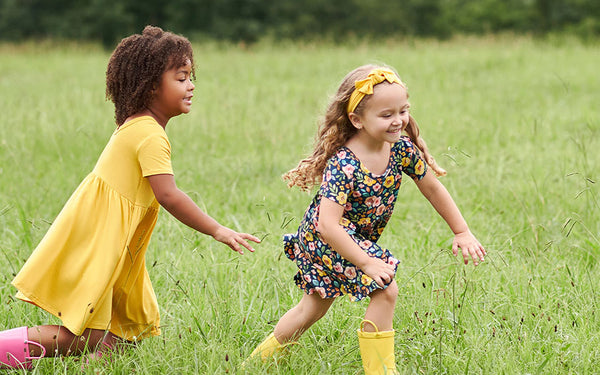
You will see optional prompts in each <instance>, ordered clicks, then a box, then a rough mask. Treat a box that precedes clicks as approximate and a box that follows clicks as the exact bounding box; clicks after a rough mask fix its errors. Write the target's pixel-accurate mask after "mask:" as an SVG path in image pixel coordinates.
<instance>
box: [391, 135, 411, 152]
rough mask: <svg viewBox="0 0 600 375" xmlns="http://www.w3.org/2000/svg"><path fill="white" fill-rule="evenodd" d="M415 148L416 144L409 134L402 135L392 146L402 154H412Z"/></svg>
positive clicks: (393, 150)
mask: <svg viewBox="0 0 600 375" xmlns="http://www.w3.org/2000/svg"><path fill="white" fill-rule="evenodd" d="M414 150H415V145H414V143H413V142H412V140H411V139H410V137H409V136H408V135H401V136H400V139H399V140H398V142H396V143H394V145H393V146H392V152H399V153H401V154H412V153H413V152H414Z"/></svg>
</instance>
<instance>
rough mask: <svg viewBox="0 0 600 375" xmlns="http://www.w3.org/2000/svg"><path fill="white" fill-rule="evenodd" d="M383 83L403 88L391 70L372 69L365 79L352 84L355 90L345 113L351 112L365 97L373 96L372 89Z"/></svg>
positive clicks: (402, 84)
mask: <svg viewBox="0 0 600 375" xmlns="http://www.w3.org/2000/svg"><path fill="white" fill-rule="evenodd" d="M383 81H388V82H389V83H397V84H399V85H401V86H402V87H404V83H402V81H401V80H400V78H398V76H397V75H396V73H394V72H392V71H391V70H389V69H385V68H377V69H373V70H371V72H370V73H369V75H368V76H367V78H365V79H362V80H360V81H355V82H354V87H355V89H354V91H352V95H350V100H348V108H347V112H348V113H350V112H353V111H354V110H355V109H356V107H357V106H358V103H360V101H361V100H362V99H363V98H364V97H365V95H373V87H374V86H375V85H377V84H380V83H381V82H383Z"/></svg>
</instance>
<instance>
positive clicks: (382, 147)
mask: <svg viewBox="0 0 600 375" xmlns="http://www.w3.org/2000/svg"><path fill="white" fill-rule="evenodd" d="M345 146H346V147H348V148H349V149H350V151H352V152H353V153H354V155H356V157H357V158H358V159H359V160H360V162H361V163H362V164H363V165H364V166H365V167H366V168H367V169H368V170H369V171H370V172H371V173H374V174H382V173H384V172H385V170H386V169H387V166H388V163H389V159H390V152H391V149H392V147H391V144H390V143H388V142H377V143H373V142H367V141H365V139H363V138H362V137H360V136H359V135H358V134H356V135H354V136H353V137H351V138H350V139H349V140H348V142H346V144H345Z"/></svg>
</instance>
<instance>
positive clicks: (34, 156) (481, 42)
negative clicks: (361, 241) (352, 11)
mask: <svg viewBox="0 0 600 375" xmlns="http://www.w3.org/2000/svg"><path fill="white" fill-rule="evenodd" d="M195 53H196V60H197V65H198V72H197V78H198V80H197V82H196V90H195V98H194V101H195V103H194V106H193V111H192V113H190V114H188V115H184V116H180V117H178V118H175V119H173V120H171V122H170V123H169V125H168V127H167V132H168V134H169V137H170V140H171V143H172V146H173V164H174V168H175V171H176V179H177V182H178V185H179V187H180V188H182V189H183V190H184V191H186V192H187V193H189V195H190V196H191V197H192V198H193V199H194V200H195V201H197V202H198V204H199V205H200V206H201V207H202V208H203V209H205V210H206V211H207V212H208V213H209V214H210V215H212V216H213V217H215V218H217V219H218V220H219V221H220V222H222V223H223V224H226V225H229V226H231V227H233V228H235V229H238V230H243V231H248V232H251V233H255V234H257V235H258V236H259V237H261V238H263V237H264V241H263V244H262V245H260V246H257V251H256V253H255V254H246V255H244V256H242V257H240V256H237V255H235V254H234V253H232V252H231V251H230V250H228V249H227V248H225V246H223V245H221V244H219V243H216V242H214V241H212V240H211V239H210V238H208V237H206V236H202V235H200V234H197V233H194V232H193V231H192V230H191V229H189V228H187V227H184V226H183V225H182V224H180V223H178V222H177V221H176V220H174V219H173V218H172V217H170V216H169V215H168V214H166V213H165V212H161V216H160V218H159V224H158V226H157V228H156V230H155V232H154V235H153V240H152V242H151V244H150V248H149V251H148V254H147V261H148V264H149V272H150V275H151V278H152V280H153V285H154V288H155V291H156V294H157V297H158V300H159V304H160V306H161V318H162V331H163V334H162V336H160V337H157V338H152V339H148V340H144V341H142V342H141V343H140V344H139V345H138V347H137V348H136V349H135V350H131V351H128V352H126V353H125V354H123V355H118V356H116V357H115V358H114V359H113V360H111V363H110V364H107V365H105V366H92V367H90V368H89V369H88V370H89V371H88V372H89V373H94V372H95V371H98V372H99V373H107V374H108V373H111V374H112V373H123V374H125V373H132V372H135V373H142V374H155V373H168V374H174V373H199V374H222V373H244V372H243V371H242V370H240V364H241V362H242V361H243V360H244V359H245V358H246V357H247V356H248V354H249V353H250V352H251V351H252V349H253V348H254V347H255V346H256V344H257V343H258V342H260V341H261V340H262V339H263V338H264V337H265V336H266V335H267V334H269V333H270V332H271V331H272V329H273V326H274V324H275V323H276V322H277V320H278V319H279V317H280V316H281V315H282V314H283V313H284V312H285V311H287V310H288V309H289V308H290V307H291V306H293V305H294V304H295V303H296V302H297V301H298V300H299V298H300V297H301V292H300V291H299V290H298V289H297V288H296V287H295V286H294V285H293V282H292V276H293V274H294V273H295V269H294V268H295V266H294V264H293V263H292V262H290V261H288V260H287V258H286V257H285V255H283V249H282V245H281V235H282V234H284V233H287V232H291V231H294V230H295V229H296V226H297V224H298V222H299V220H300V218H301V216H302V214H303V212H304V209H305V208H306V206H307V204H308V203H309V201H310V199H311V196H310V195H307V194H304V193H302V192H300V191H298V190H296V189H294V190H289V189H287V187H286V185H285V183H284V182H283V181H282V180H281V178H280V176H281V174H283V173H284V172H285V171H287V170H288V169H290V168H292V167H293V166H295V164H296V163H297V161H298V160H299V159H300V158H301V157H302V156H304V155H305V154H306V153H307V152H308V151H309V150H310V147H311V144H312V139H313V135H314V133H315V129H316V121H317V120H318V118H319V116H320V115H322V113H323V109H324V107H325V105H326V103H327V101H328V97H329V95H331V94H332V93H333V92H334V91H335V89H336V88H337V85H338V83H339V82H340V80H341V79H342V77H343V76H344V75H345V74H346V72H348V71H349V70H351V69H353V68H354V67H356V66H358V65H361V64H364V63H370V62H384V63H387V64H390V65H392V66H394V67H395V68H396V69H397V70H398V71H399V73H400V76H401V77H402V79H403V80H404V81H405V82H406V83H407V85H408V87H409V92H410V95H411V104H412V108H413V111H412V113H413V115H414V116H415V118H416V119H417V120H418V121H419V123H420V126H421V130H422V134H423V136H424V138H425V139H426V141H427V142H428V144H429V146H430V148H431V150H432V151H433V153H434V155H436V156H437V159H438V161H439V162H440V164H441V165H442V166H444V167H445V168H446V169H447V170H448V172H449V173H448V176H447V177H444V178H443V180H442V181H443V183H444V184H445V185H446V186H447V188H448V189H449V191H450V192H451V194H452V195H453V197H454V198H455V200H456V201H457V203H458V205H459V207H460V208H461V210H462V212H463V214H464V216H465V217H466V219H467V221H468V223H469V224H470V227H471V230H472V231H473V232H474V233H475V234H476V235H477V236H478V238H479V240H480V241H481V242H482V243H483V244H484V245H485V246H486V248H487V250H488V254H489V255H488V256H487V258H486V262H485V263H484V264H482V265H480V266H478V267H476V268H475V267H473V266H472V265H471V264H470V265H468V266H464V265H462V264H461V263H460V261H459V259H456V258H455V257H453V256H452V255H451V253H450V251H449V246H450V244H451V232H450V231H449V229H448V228H447V226H446V225H445V223H444V222H443V221H442V220H441V219H440V218H439V216H437V214H436V213H435V212H434V210H433V209H432V208H431V206H430V205H429V204H428V202H427V201H426V200H425V199H424V198H423V197H422V196H421V195H420V194H419V193H418V190H417V189H416V188H415V186H414V184H412V182H410V181H409V180H407V182H406V183H405V185H404V186H403V188H402V191H401V193H400V199H399V201H398V204H397V206H396V210H395V213H394V216H393V218H392V220H391V222H390V224H389V225H388V227H387V229H386V232H384V235H383V237H382V238H381V243H382V244H383V245H384V246H386V247H388V248H390V249H391V250H392V251H393V252H394V254H395V255H396V256H397V257H398V258H399V259H401V260H402V263H401V266H400V268H399V271H398V274H397V281H398V284H399V287H400V295H399V298H398V305H397V308H396V313H395V319H394V326H395V328H396V330H397V335H396V357H397V362H398V366H399V369H400V371H401V373H448V374H456V373H465V374H479V373H481V374H536V373H559V374H576V373H577V374H580V373H594V372H597V369H598V367H599V366H600V349H598V348H599V347H600V334H599V333H598V329H597V328H598V326H599V325H600V319H599V314H598V313H596V309H597V300H598V292H599V289H600V286H598V280H599V276H600V270H599V267H598V256H599V255H598V254H599V250H600V239H599V236H600V234H599V233H600V220H599V218H600V212H599V211H600V204H599V200H600V194H599V191H598V180H599V179H600V176H599V172H598V166H599V165H600V153H598V149H599V148H600V124H599V115H598V113H599V112H598V110H597V102H598V92H600V81H599V80H598V79H597V77H598V75H597V62H598V61H600V51H599V50H598V48H596V47H594V46H583V45H581V44H578V43H574V42H564V43H554V42H540V41H533V40H530V39H521V38H517V39H509V38H497V39H473V40H472V39H457V40H453V41H450V42H444V43H439V42H433V41H415V42H400V41H399V42H382V43H379V44H376V43H371V44H366V43H364V44H360V45H358V46H346V47H333V46H330V45H318V44H315V45H313V44H290V45H280V46H272V45H268V44H267V43H264V44H260V45H258V46H256V47H253V48H251V49H239V48H236V47H234V46H222V45H213V44H203V45H195ZM108 57H109V55H108V53H107V52H104V51H102V50H100V49H98V48H95V47H94V46H79V45H65V46H61V45H52V44H44V45H37V44H30V45H24V46H10V45H4V46H0V72H2V73H0V113H2V120H1V122H0V128H1V132H0V234H1V236H0V253H1V254H0V301H1V303H0V329H4V328H12V327H16V326H20V325H24V324H28V325H34V324H46V323H56V320H55V319H54V318H52V317H50V316H48V314H46V313H45V312H43V311H41V310H40V309H38V308H36V307H34V306H30V305H28V304H25V303H22V302H18V301H16V300H15V299H14V298H13V297H12V296H13V295H14V293H15V290H14V288H12V287H11V286H10V285H9V284H10V281H11V280H12V277H13V276H14V274H15V273H16V272H18V270H19V269H20V267H21V265H22V264H23V262H24V261H25V260H26V259H27V257H28V256H29V254H30V253H31V251H32V250H33V249H34V247H35V245H36V244H37V243H38V242H39V240H40V239H41V237H42V236H43V235H44V233H45V231H46V230H47V229H48V227H49V223H50V222H51V221H52V220H53V219H54V217H55V216H56V215H57V213H58V212H59V210H60V209H61V207H62V205H63V204H64V202H65V201H66V199H67V198H68V197H69V196H70V194H71V193H72V191H73V190H74V189H75V188H76V186H77V184H78V183H79V182H80V181H81V180H82V179H83V177H84V176H85V175H86V174H87V173H88V172H89V171H90V170H91V169H92V167H93V165H94V163H95V161H96V159H97V157H98V155H99V153H100V151H101V150H102V149H103V147H104V145H105V143H106V141H107V140H108V138H109V136H110V134H111V132H112V130H113V128H114V125H113V120H112V119H113V109H112V105H111V104H110V103H108V102H106V101H105V100H104V72H105V70H106V63H107V61H108ZM366 304H367V302H366V301H365V302H362V303H351V302H349V301H348V300H347V299H346V298H340V300H339V301H338V302H336V303H335V304H334V305H333V307H332V308H331V310H330V312H329V313H328V314H327V315H326V316H325V317H324V318H323V319H322V320H321V321H319V322H318V323H317V324H316V325H315V326H314V327H312V328H311V329H310V330H309V331H308V332H307V333H306V334H305V335H304V336H303V337H302V339H301V340H300V345H298V346H295V347H294V348H293V349H292V351H291V354H290V355H289V356H288V357H287V358H286V359H285V360H283V361H281V362H280V363H278V364H275V365H272V366H271V367H270V368H267V367H266V366H263V365H262V364H259V363H251V364H249V365H248V366H247V367H246V370H247V373H271V374H358V373H362V367H361V362H360V356H359V352H358V343H357V339H356V333H355V330H356V328H357V327H358V324H359V322H360V320H361V317H362V315H363V314H364V310H365V308H366ZM78 371H80V365H79V363H77V362H76V361H75V360H73V359H70V358H69V359H49V360H45V361H40V362H39V363H38V365H37V368H36V370H35V371H34V373H40V374H42V373H51V372H55V373H77V372H78Z"/></svg>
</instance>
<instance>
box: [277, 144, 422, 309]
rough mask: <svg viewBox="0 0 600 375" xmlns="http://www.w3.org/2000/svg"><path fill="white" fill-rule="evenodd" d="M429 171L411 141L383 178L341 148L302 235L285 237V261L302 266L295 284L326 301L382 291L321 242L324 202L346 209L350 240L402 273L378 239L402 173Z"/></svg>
mask: <svg viewBox="0 0 600 375" xmlns="http://www.w3.org/2000/svg"><path fill="white" fill-rule="evenodd" d="M426 171H427V167H426V164H425V162H424V161H423V159H422V157H421V155H420V153H419V152H418V151H417V149H416V148H415V146H414V145H413V143H412V142H411V141H410V139H409V138H408V137H406V136H402V137H401V138H400V140H399V141H398V142H397V143H395V144H394V145H393V146H392V150H391V153H390V160H389V162H388V167H387V169H386V171H385V172H384V173H383V174H381V175H373V174H372V173H370V172H369V171H368V170H367V169H366V168H365V167H364V166H363V165H362V163H361V162H360V160H359V159H358V158H357V157H356V155H354V153H352V151H351V150H350V149H349V148H347V147H340V148H339V149H338V151H337V153H336V154H335V155H333V156H332V157H331V158H330V159H329V161H328V163H327V167H326V168H325V171H324V173H323V182H322V183H321V186H320V189H319V192H318V193H317V194H316V195H315V197H314V198H313V200H312V202H311V204H310V206H309V207H308V208H307V210H306V212H305V213H304V218H303V219H302V222H301V223H300V226H299V228H298V231H297V232H296V233H293V234H286V235H284V237H283V242H284V250H285V254H286V256H287V257H288V258H289V259H291V260H293V261H295V262H296V265H297V266H298V273H297V274H296V275H295V277H294V281H295V282H296V284H297V285H298V286H299V287H300V288H301V289H303V290H304V291H305V292H306V293H308V294H312V293H318V294H319V295H320V296H321V297H322V298H332V297H338V296H341V295H343V294H348V295H349V296H350V299H352V300H361V299H363V298H365V297H367V296H368V295H369V294H371V293H372V292H373V291H374V290H376V289H381V287H380V286H379V285H377V283H376V282H375V281H373V279H371V278H370V277H369V276H368V275H367V274H365V273H363V272H362V270H360V269H359V268H358V267H356V266H355V265H354V264H352V263H350V262H349V261H347V260H346V259H344V258H343V257H342V256H341V255H339V254H338V253H337V252H336V251H335V250H333V249H332V248H331V247H330V246H329V245H328V244H327V243H325V242H324V241H323V240H322V239H321V237H320V235H319V231H318V228H317V223H318V221H319V206H320V203H321V199H323V198H325V199H331V200H332V201H334V202H336V203H338V204H340V205H342V206H344V213H343V215H342V218H341V220H340V225H341V226H342V227H343V228H344V229H345V230H346V232H347V233H348V234H349V235H350V237H352V239H353V240H354V241H355V242H356V243H357V244H358V245H359V246H360V247H361V248H362V249H363V250H364V251H365V252H366V253H367V254H368V255H369V256H372V257H377V258H379V259H382V260H383V261H384V262H387V263H388V264H391V265H393V266H395V268H397V266H398V260H397V259H396V258H394V256H393V255H392V253H391V252H390V251H389V250H387V249H384V248H382V247H380V246H379V245H377V240H378V239H379V237H380V236H381V233H382V232H383V229H384V228H385V226H386V224H387V223H388V221H389V219H390V217H391V215H392V211H393V209H394V204H395V203H396V198H397V197H398V190H399V189H400V184H401V182H402V172H404V173H405V174H406V175H408V176H409V177H411V178H413V179H415V180H419V179H421V178H423V176H424V175H425V173H426Z"/></svg>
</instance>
